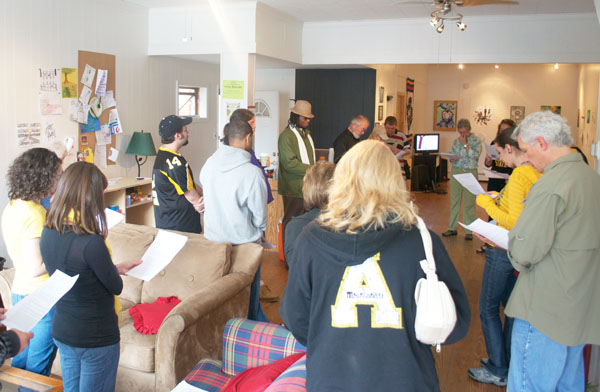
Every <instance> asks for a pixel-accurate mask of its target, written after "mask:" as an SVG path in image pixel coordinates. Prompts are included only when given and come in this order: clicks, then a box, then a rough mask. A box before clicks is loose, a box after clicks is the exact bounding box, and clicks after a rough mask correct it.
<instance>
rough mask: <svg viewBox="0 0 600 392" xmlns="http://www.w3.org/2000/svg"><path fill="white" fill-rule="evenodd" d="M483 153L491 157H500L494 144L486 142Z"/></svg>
mask: <svg viewBox="0 0 600 392" xmlns="http://www.w3.org/2000/svg"><path fill="white" fill-rule="evenodd" d="M485 153H486V155H487V156H488V157H490V158H492V159H500V153H499V152H498V150H497V149H496V145H494V144H486V145H485Z"/></svg>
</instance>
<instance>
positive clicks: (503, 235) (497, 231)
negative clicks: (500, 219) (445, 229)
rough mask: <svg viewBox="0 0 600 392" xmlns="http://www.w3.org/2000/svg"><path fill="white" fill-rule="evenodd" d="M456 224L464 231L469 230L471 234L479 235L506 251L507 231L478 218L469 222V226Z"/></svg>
mask: <svg viewBox="0 0 600 392" xmlns="http://www.w3.org/2000/svg"><path fill="white" fill-rule="evenodd" d="M458 223H459V224H460V225H461V226H462V227H464V228H465V229H469V230H471V231H472V232H475V233H477V234H481V235H482V236H484V237H485V238H487V239H489V240H490V241H492V242H493V243H495V244H497V245H499V246H500V247H502V248H504V249H508V230H506V229H503V228H502V227H499V226H496V225H493V224H491V223H489V222H484V221H482V220H481V219H479V218H477V219H476V220H475V221H473V222H471V224H470V225H465V224H463V223H460V222H458Z"/></svg>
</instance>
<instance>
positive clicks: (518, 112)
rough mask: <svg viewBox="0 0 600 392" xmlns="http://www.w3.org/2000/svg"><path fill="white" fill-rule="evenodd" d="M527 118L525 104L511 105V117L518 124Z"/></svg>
mask: <svg viewBox="0 0 600 392" xmlns="http://www.w3.org/2000/svg"><path fill="white" fill-rule="evenodd" d="M524 118H525V106H511V107H510V119H511V120H513V121H514V122H515V123H516V124H519V123H521V121H523V119H524Z"/></svg>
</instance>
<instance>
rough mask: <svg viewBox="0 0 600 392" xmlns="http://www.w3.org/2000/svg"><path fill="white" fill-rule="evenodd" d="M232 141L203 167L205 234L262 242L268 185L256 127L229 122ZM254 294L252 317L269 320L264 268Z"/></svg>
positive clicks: (235, 241) (238, 241) (228, 134)
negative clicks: (256, 161)
mask: <svg viewBox="0 0 600 392" xmlns="http://www.w3.org/2000/svg"><path fill="white" fill-rule="evenodd" d="M224 133H225V135H226V137H227V139H228V142H229V145H222V146H220V147H219V148H218V149H217V151H216V152H215V153H214V154H213V155H211V156H210V158H208V159H207V160H206V163H205V164H204V166H203V167H202V170H201V171H200V183H201V184H202V188H203V189H204V198H205V205H206V211H205V212H204V236H205V237H206V239H208V240H209V241H215V242H231V243H232V244H234V245H238V244H244V243H248V242H258V241H260V239H261V237H262V236H263V232H264V231H265V230H266V228H267V186H266V184H265V179H264V177H263V174H262V171H261V170H260V169H259V168H257V167H256V166H255V165H253V164H252V163H251V161H250V153H249V152H248V150H250V148H251V147H252V128H251V126H250V124H248V122H247V121H243V120H235V121H231V122H230V123H228V124H227V125H226V126H225V130H224ZM250 290H251V294H250V300H251V303H250V308H249V311H248V318H250V319H251V320H257V321H268V320H267V318H266V316H265V315H264V313H263V311H262V309H261V307H260V301H259V291H260V268H259V269H258V270H257V271H256V274H255V277H254V282H253V283H252V287H251V289H250Z"/></svg>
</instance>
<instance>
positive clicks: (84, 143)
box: [77, 50, 117, 165]
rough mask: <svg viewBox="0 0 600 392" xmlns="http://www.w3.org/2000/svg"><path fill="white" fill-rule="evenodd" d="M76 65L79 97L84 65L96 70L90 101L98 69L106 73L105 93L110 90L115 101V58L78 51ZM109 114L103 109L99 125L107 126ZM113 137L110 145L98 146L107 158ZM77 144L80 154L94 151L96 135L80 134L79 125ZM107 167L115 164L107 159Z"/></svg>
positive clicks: (114, 141)
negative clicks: (104, 150) (102, 149)
mask: <svg viewBox="0 0 600 392" xmlns="http://www.w3.org/2000/svg"><path fill="white" fill-rule="evenodd" d="M78 57H79V60H78V65H77V83H78V85H79V90H78V91H79V94H80V95H81V92H82V90H83V87H84V85H83V83H81V77H82V76H83V72H84V71H85V66H86V64H89V65H91V66H92V67H94V68H95V69H96V74H95V75H94V80H93V82H92V86H91V89H92V95H91V97H90V100H91V99H92V98H93V97H95V96H96V94H95V87H96V78H97V77H98V70H99V69H105V70H107V71H108V79H107V82H106V91H110V90H112V91H113V92H114V97H115V100H116V99H117V91H116V89H115V86H116V75H115V69H116V67H115V63H116V61H115V56H114V55H112V54H103V53H94V52H86V51H83V50H80V51H79V52H78ZM112 109H115V107H112ZM109 112H110V108H109V109H103V110H102V114H101V115H100V118H99V120H100V124H101V125H102V124H107V123H108V117H109ZM115 139H116V138H115V135H112V136H111V138H110V144H108V145H106V146H98V147H99V148H100V147H104V148H105V149H106V156H107V157H108V155H109V152H110V148H111V147H113V148H114V147H115V145H116V140H115ZM77 143H78V146H79V147H78V151H80V152H84V150H86V149H87V148H91V151H94V152H95V151H96V134H95V133H94V132H85V133H84V132H82V127H81V125H79V137H78V140H77ZM106 163H107V165H114V164H115V162H112V161H110V160H108V159H107V161H106Z"/></svg>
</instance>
